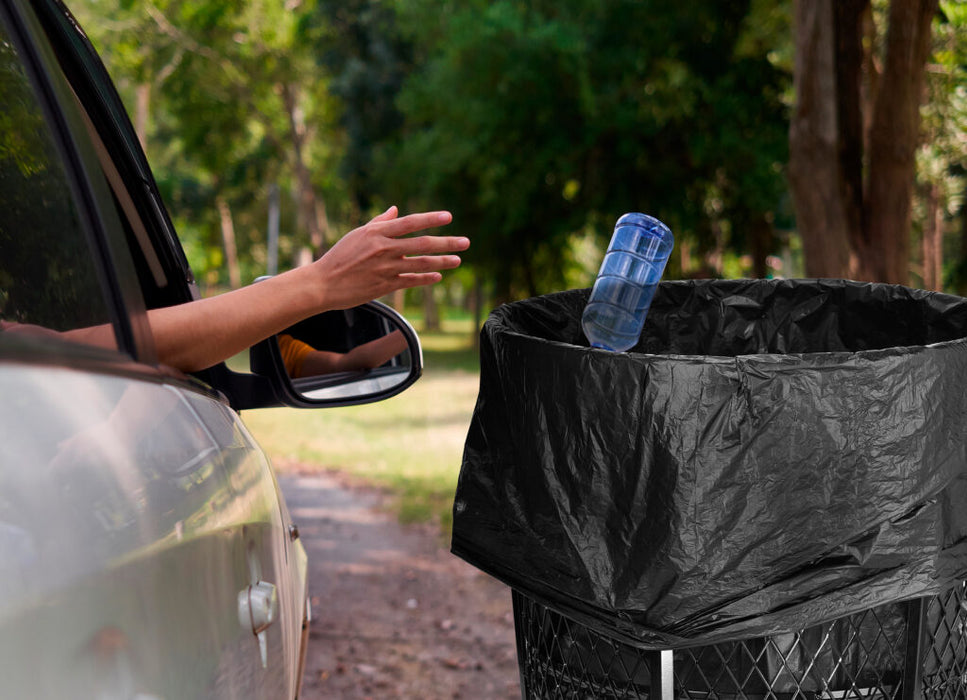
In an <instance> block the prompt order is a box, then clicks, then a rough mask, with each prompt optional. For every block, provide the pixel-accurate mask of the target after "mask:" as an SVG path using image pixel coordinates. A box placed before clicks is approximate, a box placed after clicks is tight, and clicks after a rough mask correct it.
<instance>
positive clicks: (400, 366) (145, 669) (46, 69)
mask: <svg viewBox="0 0 967 700" xmlns="http://www.w3.org/2000/svg"><path fill="white" fill-rule="evenodd" d="M0 110H2V111H0V698H15V699H17V700H21V699H26V698H30V699H31V700H36V699H38V698H57V699H62V698H93V699H97V700H107V699H112V700H113V699H118V700H121V699H123V700H135V699H139V700H149V699H150V700H186V699H190V698H266V699H269V698H271V699H272V700H279V699H280V698H295V697H297V696H298V694H299V681H300V677H301V660H302V659H303V658H304V654H305V645H306V641H307V636H308V635H307V626H308V624H309V606H308V601H307V591H308V588H307V580H306V553H305V550H304V549H303V546H302V544H301V542H300V540H299V533H298V529H297V527H296V525H295V524H294V523H293V522H292V520H291V518H290V516H289V513H288V511H287V509H286V506H285V503H284V501H283V498H282V496H281V493H280V492H279V488H278V485H277V483H276V480H275V476H274V473H273V471H272V468H271V466H270V465H269V463H268V461H267V460H266V458H265V455H264V454H263V453H262V451H261V450H260V449H259V448H258V446H257V445H256V443H255V442H254V440H253V439H252V437H251V435H250V434H249V433H248V431H247V430H246V429H245V426H244V425H243V423H242V422H241V420H240V419H239V413H238V412H239V411H240V410H242V409H247V408H257V407H262V406H277V405H289V406H299V407H306V408H308V407H324V406H340V405H348V404H353V403H362V402H367V401H376V400H380V399H382V398H386V397H388V396H392V395H393V394H395V393H398V392H399V391H402V390H403V389H404V388H406V387H407V386H409V385H410V384H412V382H414V381H415V380H416V379H417V378H418V377H419V375H420V372H421V364H422V361H421V355H420V347H419V342H418V340H417V338H416V335H415V334H414V333H413V331H412V328H410V327H409V325H408V324H407V323H406V322H405V321H404V320H403V319H402V318H401V317H400V316H399V315H397V314H396V313H395V312H393V311H392V310H390V309H389V308H387V307H385V306H382V305H380V304H378V303H371V304H367V305H365V306H364V307H359V308H357V309H352V310H349V311H346V312H336V313H328V314H325V315H322V316H320V317H316V318H314V319H310V320H309V321H306V322H303V323H302V324H299V326H298V327H294V328H292V329H289V332H290V333H291V334H292V335H293V336H294V337H297V338H298V339H301V340H303V341H306V342H308V343H311V344H313V346H315V347H326V348H328V349H333V350H337V351H343V352H344V351H346V350H348V349H351V348H352V347H354V346H355V345H357V344H361V343H363V342H367V341H369V340H372V339H374V338H377V337H380V336H382V335H385V334H388V333H391V332H394V331H399V332H401V333H402V335H403V336H404V337H405V340H406V349H405V350H404V351H403V352H401V353H400V354H399V355H398V356H397V357H395V358H393V359H392V360H390V361H389V362H387V363H386V364H384V365H383V366H381V367H379V368H376V369H372V370H366V371H359V372H352V373H341V374H334V375H324V376H317V377H312V376H310V377H298V378H291V377H289V376H288V374H287V372H286V369H285V364H284V362H283V359H282V355H281V353H280V351H279V347H278V339H277V338H271V339H269V340H267V341H265V342H263V343H261V344H260V345H259V346H256V347H255V348H253V349H252V351H251V363H252V370H253V371H252V372H244V373H243V372H236V371H232V370H230V369H229V368H228V367H227V366H225V365H224V364H221V365H217V366H215V367H213V368H211V369H209V370H206V371H204V372H199V373H196V374H195V375H192V376H188V375H184V374H181V373H179V372H177V371H175V370H172V369H170V368H166V367H164V366H161V365H159V364H158V363H157V361H156V359H155V357H156V355H155V350H154V340H153V338H152V336H151V333H150V330H149V328H148V325H147V323H146V320H145V314H146V310H147V309H151V308H156V307H162V306H169V305H173V304H181V303H185V302H188V301H190V300H192V299H195V298H197V296H198V291H197V289H196V287H195V284H194V282H193V278H192V274H191V271H190V269H189V266H188V264H187V262H186V260H185V256H184V253H183V251H182V249H181V246H180V244H179V243H178V239H177V236H176V235H175V233H174V229H173V228H172V225H171V222H170V220H169V218H168V216H167V214H166V212H165V208H164V206H163V204H162V201H161V198H160V197H159V195H158V190H157V188H156V186H155V183H154V180H153V178H152V176H151V172H150V170H149V168H148V165H147V162H146V161H145V158H144V155H143V153H142V151H141V148H140V146H139V145H138V140H137V138H136V136H135V134H134V131H133V129H132V128H131V125H130V123H129V120H128V118H127V116H126V114H125V112H124V109H123V106H122V105H121V102H120V100H119V99H118V96H117V94H116V92H115V90H114V88H113V86H112V85H111V82H110V80H109V78H108V76H107V74H106V72H105V71H104V68H103V66H102V65H101V63H100V61H99V60H98V58H97V56H96V53H95V52H94V50H93V48H92V47H91V45H90V43H89V42H88V40H87V39H86V37H85V36H84V34H83V33H82V31H81V30H80V28H79V27H78V26H77V24H76V22H74V20H73V18H72V17H71V16H70V15H69V13H68V12H67V11H66V9H65V8H64V7H63V6H62V5H61V3H60V2H58V0H30V1H28V0H0ZM91 328H101V329H107V331H108V332H109V333H110V334H111V335H112V337H113V340H114V344H115V345H116V346H117V350H105V349H101V348H98V347H94V346H92V345H89V344H87V343H86V342H84V337H85V335H84V334H85V330H86V329H91Z"/></svg>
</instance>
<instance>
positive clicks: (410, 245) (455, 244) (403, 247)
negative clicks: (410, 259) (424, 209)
mask: <svg viewBox="0 0 967 700" xmlns="http://www.w3.org/2000/svg"><path fill="white" fill-rule="evenodd" d="M396 246H397V250H399V251H400V253H401V254H402V255H438V254H440V253H458V252H460V251H461V250H466V249H467V248H469V247H470V239H469V238H464V237H456V236H417V237H416V238H403V239H401V240H399V241H397V242H396Z"/></svg>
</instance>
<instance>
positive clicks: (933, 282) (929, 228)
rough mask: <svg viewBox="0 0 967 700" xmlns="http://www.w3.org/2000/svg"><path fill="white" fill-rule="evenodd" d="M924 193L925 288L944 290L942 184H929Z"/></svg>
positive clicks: (937, 290)
mask: <svg viewBox="0 0 967 700" xmlns="http://www.w3.org/2000/svg"><path fill="white" fill-rule="evenodd" d="M924 189H925V192H924V194H923V204H924V208H925V209H926V216H925V217H924V226H923V288H924V289H932V290H933V291H936V292H939V291H943V219H944V215H943V207H941V206H940V202H941V200H942V197H941V193H940V185H939V184H937V183H931V184H928V185H927V186H926V187H925V188H924Z"/></svg>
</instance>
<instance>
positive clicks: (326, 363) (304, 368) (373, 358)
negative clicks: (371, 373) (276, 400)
mask: <svg viewBox="0 0 967 700" xmlns="http://www.w3.org/2000/svg"><path fill="white" fill-rule="evenodd" d="M279 342H280V345H281V343H282V337H281V336H280V339H279ZM289 342H293V341H292V340H289ZM294 342H295V343H300V346H302V347H303V348H307V349H308V351H307V352H304V353H302V352H295V353H291V355H292V356H293V357H294V358H295V357H297V359H296V360H295V361H294V362H293V363H291V366H290V363H289V362H286V369H287V370H288V371H289V374H290V375H292V376H293V377H311V376H316V375H320V374H331V373H333V372H350V371H353V370H363V369H374V368H376V367H379V366H381V365H383V364H385V363H386V362H388V361H389V360H391V359H392V358H394V357H396V356H397V355H399V354H400V353H401V352H403V351H404V350H406V338H405V337H404V336H403V333H401V332H400V331H393V332H392V333H389V334H388V335H384V336H382V337H380V338H376V339H375V340H371V341H369V342H368V343H363V344H361V345H357V346H356V347H354V348H353V349H351V350H350V351H349V352H332V351H329V350H315V349H313V348H309V346H308V345H305V344H304V343H301V342H300V341H294ZM286 355H287V353H286V352H285V351H283V353H282V356H283V359H285V358H286Z"/></svg>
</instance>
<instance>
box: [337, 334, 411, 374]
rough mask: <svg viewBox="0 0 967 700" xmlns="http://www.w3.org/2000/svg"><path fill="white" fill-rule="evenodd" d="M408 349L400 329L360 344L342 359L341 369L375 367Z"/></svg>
mask: <svg viewBox="0 0 967 700" xmlns="http://www.w3.org/2000/svg"><path fill="white" fill-rule="evenodd" d="M405 349H406V339H405V338H404V337H403V334H402V333H401V332H400V331H393V332H392V333H390V334H389V335H384V336H383V337H382V338H377V339H376V340H372V341H370V342H368V343H364V344H363V345H358V346H356V347H355V348H353V349H352V350H350V351H349V352H347V353H346V354H345V355H343V356H342V359H341V361H340V369H343V370H351V369H375V368H376V367H379V366H380V365H383V364H385V363H386V362H388V361H389V360H391V359H392V358H394V357H396V356H397V355H399V354H400V353H401V352H403V351H404V350H405Z"/></svg>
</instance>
